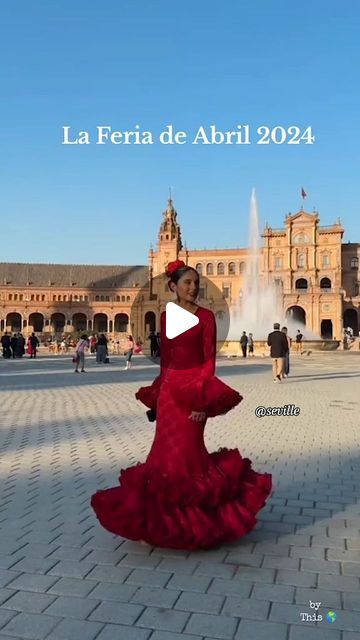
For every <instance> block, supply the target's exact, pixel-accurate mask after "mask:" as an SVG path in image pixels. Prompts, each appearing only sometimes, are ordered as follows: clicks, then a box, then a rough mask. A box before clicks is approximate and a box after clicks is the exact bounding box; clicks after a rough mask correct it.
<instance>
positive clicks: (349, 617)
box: [0, 352, 360, 640]
mask: <svg viewBox="0 0 360 640" xmlns="http://www.w3.org/2000/svg"><path fill="white" fill-rule="evenodd" d="M270 366H271V365H270V361H269V359H267V358H255V359H253V360H247V361H243V360H240V359H239V360H226V359H221V360H219V362H218V369H217V373H218V375H219V376H220V377H221V378H222V379H223V380H224V381H225V382H227V383H228V384H230V385H232V386H234V387H235V388H236V389H238V390H239V391H240V392H241V393H242V394H243V395H244V401H243V402H242V403H241V405H240V406H239V407H238V408H236V409H235V410H233V411H232V412H230V413H229V414H227V415H226V416H223V417H219V418H216V419H213V420H209V422H208V425H207V430H206V440H207V444H208V447H209V449H217V448H218V447H220V446H229V447H232V446H236V447H239V448H240V450H241V451H242V453H243V455H245V456H247V457H250V458H251V459H252V460H253V464H254V468H255V469H258V470H262V471H265V470H266V471H269V472H271V473H273V476H274V485H275V487H274V493H273V496H272V498H271V499H270V500H269V502H268V504H267V506H266V508H265V509H264V510H263V511H262V512H261V513H260V517H259V522H258V525H257V527H256V529H255V530H254V531H253V532H251V533H250V534H249V535H248V536H247V537H246V538H243V539H242V540H240V541H239V542H237V543H236V544H233V545H225V546H223V547H221V548H219V549H216V550H214V551H203V552H193V553H188V552H185V551H184V552H182V551H169V550H164V549H157V548H155V549H153V548H150V547H146V546H143V545H141V544H137V543H134V542H130V541H126V540H123V539H122V538H119V537H116V536H112V535H111V534H109V533H107V532H106V531H104V530H103V529H102V528H101V527H100V525H99V524H98V522H97V520H96V519H95V516H94V514H93V512H92V511H91V509H90V507H89V499H90V496H91V494H92V493H93V492H94V491H95V490H96V489H98V488H105V487H108V486H113V485H115V484H116V483H117V477H118V472H119V469H120V468H121V467H125V466H128V465H130V464H134V463H136V462H137V461H138V460H144V458H145V457H146V454H147V451H148V449H149V446H150V443H151V440H152V436H153V431H154V425H153V424H151V423H149V422H147V420H146V419H145V414H144V408H143V407H142V406H141V405H140V404H139V403H137V402H136V401H135V400H134V392H135V391H136V389H137V388H138V387H139V386H140V385H143V384H144V383H146V382H147V381H148V382H149V381H151V380H152V379H153V377H154V376H155V375H156V373H157V367H156V366H155V365H152V364H149V362H148V361H146V360H145V359H144V358H142V357H138V358H135V359H134V368H133V369H132V370H131V371H123V369H122V367H123V359H122V358H120V357H115V358H114V357H113V358H111V363H110V364H109V365H104V366H97V365H96V364H95V363H94V360H93V359H90V358H89V359H88V367H87V368H88V373H87V374H83V375H74V373H73V370H72V364H71V358H70V356H58V357H56V356H47V357H40V358H39V359H38V360H36V361H31V360H28V359H27V360H15V361H5V360H3V359H1V360H0V425H1V430H0V474H1V484H0V500H1V507H0V541H1V545H0V640H5V639H10V638H11V639H14V638H18V639H19V638H21V639H25V638H28V639H34V640H42V639H45V638H46V640H95V638H96V640H180V639H181V638H182V639H184V640H200V639H202V640H204V639H206V640H210V639H214V640H219V639H222V640H233V639H235V640H243V639H244V640H245V639H247V638H250V639H252V640H355V639H357V640H360V589H359V586H360V584H359V577H360V538H359V528H360V513H359V488H360V473H359V453H360V451H359V427H360V419H359V407H360V398H359V395H360V394H359V391H360V378H359V376H360V354H358V353H351V352H350V353H347V352H339V353H323V354H321V353H312V354H311V355H310V356H308V357H306V356H304V357H302V358H299V357H298V358H296V357H295V356H294V357H293V359H292V372H291V373H292V375H291V377H290V378H289V379H288V380H286V381H285V382H284V383H282V384H278V385H275V384H273V382H272V376H271V371H270ZM286 403H291V404H295V405H296V406H298V407H300V411H301V413H300V415H299V416H297V417H275V416H273V417H265V418H262V419H258V418H256V417H255V415H254V410H255V408H256V407H257V406H258V405H263V406H266V407H267V406H283V405H284V404H286ZM310 600H311V601H312V602H321V606H320V608H319V611H318V613H320V614H322V615H323V621H322V622H317V623H316V622H304V621H302V620H301V616H300V614H301V613H302V612H306V613H309V614H310V613H314V609H311V608H310V604H309V601H310ZM329 610H333V611H335V613H336V614H337V619H336V621H335V622H334V623H331V624H330V623H329V622H327V620H326V617H325V616H326V613H327V612H328V611H329Z"/></svg>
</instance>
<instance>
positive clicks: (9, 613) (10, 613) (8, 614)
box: [0, 609, 16, 631]
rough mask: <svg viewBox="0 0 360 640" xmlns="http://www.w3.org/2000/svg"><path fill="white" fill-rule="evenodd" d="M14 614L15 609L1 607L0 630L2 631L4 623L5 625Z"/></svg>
mask: <svg viewBox="0 0 360 640" xmlns="http://www.w3.org/2000/svg"><path fill="white" fill-rule="evenodd" d="M14 616H16V612H15V611H6V610H5V609H2V610H1V611H0V629H1V630H2V631H3V627H4V625H6V624H7V623H8V622H9V620H11V619H12V618H13V617H14Z"/></svg>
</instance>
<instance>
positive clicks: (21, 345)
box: [15, 333, 25, 358]
mask: <svg viewBox="0 0 360 640" xmlns="http://www.w3.org/2000/svg"><path fill="white" fill-rule="evenodd" d="M24 353H25V338H24V336H23V334H22V333H18V334H17V343H16V349H15V355H16V357H17V358H22V357H23V355H24Z"/></svg>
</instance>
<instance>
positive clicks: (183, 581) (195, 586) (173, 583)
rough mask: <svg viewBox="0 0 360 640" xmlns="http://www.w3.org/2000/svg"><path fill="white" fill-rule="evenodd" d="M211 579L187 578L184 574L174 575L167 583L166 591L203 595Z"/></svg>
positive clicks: (207, 577)
mask: <svg viewBox="0 0 360 640" xmlns="http://www.w3.org/2000/svg"><path fill="white" fill-rule="evenodd" d="M211 581H212V578H211V577H209V576H194V575H192V576H187V575H184V574H176V573H175V574H174V575H173V576H172V578H171V580H170V581H169V582H168V583H167V585H166V588H167V589H176V590H180V591H194V592H197V593H205V591H206V590H207V589H208V587H209V585H210V583H211Z"/></svg>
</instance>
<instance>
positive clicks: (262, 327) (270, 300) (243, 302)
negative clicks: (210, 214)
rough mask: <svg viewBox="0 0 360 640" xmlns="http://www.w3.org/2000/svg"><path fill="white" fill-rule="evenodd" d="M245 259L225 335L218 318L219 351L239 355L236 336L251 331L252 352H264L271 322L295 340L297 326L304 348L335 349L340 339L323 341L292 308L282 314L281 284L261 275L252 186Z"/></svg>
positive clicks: (255, 202) (254, 198)
mask: <svg viewBox="0 0 360 640" xmlns="http://www.w3.org/2000/svg"><path fill="white" fill-rule="evenodd" d="M249 249H250V251H249V260H248V262H247V271H246V277H245V284H244V288H243V290H242V292H241V294H240V297H239V298H238V300H236V302H235V305H232V306H231V307H230V327H229V330H228V331H227V337H225V336H224V335H223V334H224V332H225V331H226V329H225V327H224V326H223V327H222V323H221V320H220V321H219V322H218V323H217V324H218V333H219V336H221V337H222V339H223V340H224V339H225V342H224V345H223V348H222V349H221V351H222V352H225V353H227V354H228V355H240V353H241V349H240V344H239V340H240V336H241V334H242V332H243V331H246V333H247V335H248V334H249V333H252V334H253V338H254V342H255V352H258V353H259V350H260V351H261V352H262V353H265V352H266V353H268V346H267V336H268V334H269V333H270V332H271V331H272V330H273V324H274V322H279V323H280V326H286V327H287V328H288V335H289V336H290V337H291V338H293V340H294V339H295V335H296V332H297V330H298V329H300V331H301V333H302V334H303V335H304V336H305V338H306V339H305V340H304V341H303V342H304V349H305V350H308V349H317V350H318V349H325V350H329V349H331V350H333V349H336V348H337V347H338V346H339V344H340V341H338V340H323V339H321V338H319V337H318V336H316V335H315V334H314V333H313V332H312V331H310V330H309V329H307V328H306V326H305V325H304V324H302V323H301V322H299V320H298V319H296V318H294V317H293V310H290V313H289V314H287V315H286V316H285V314H284V311H283V293H282V286H280V285H278V284H277V283H276V282H272V283H269V282H267V281H265V280H264V278H263V277H262V274H261V264H260V263H261V258H262V256H261V247H260V232H259V215H258V206H257V200H256V194H255V189H253V190H252V193H251V203H250V220H249Z"/></svg>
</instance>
